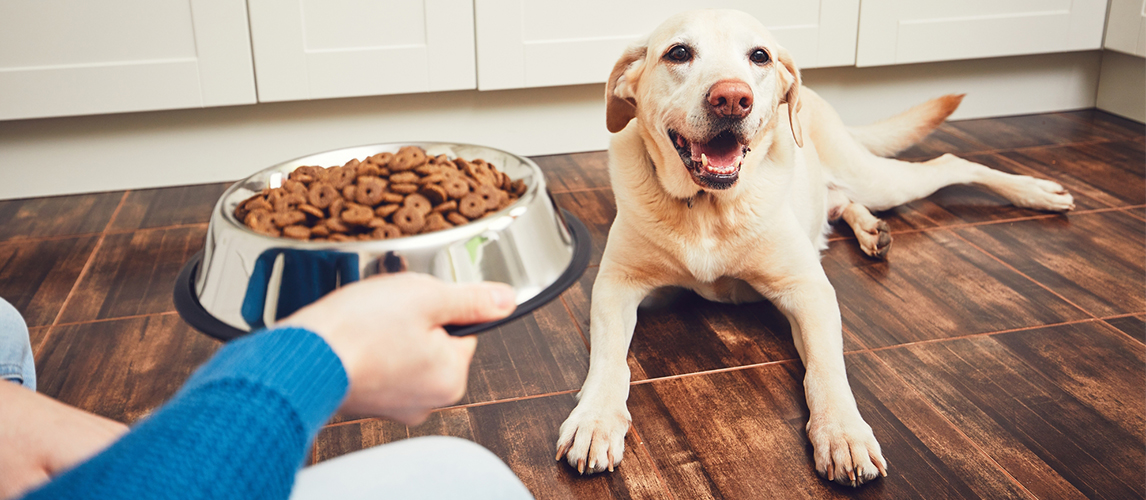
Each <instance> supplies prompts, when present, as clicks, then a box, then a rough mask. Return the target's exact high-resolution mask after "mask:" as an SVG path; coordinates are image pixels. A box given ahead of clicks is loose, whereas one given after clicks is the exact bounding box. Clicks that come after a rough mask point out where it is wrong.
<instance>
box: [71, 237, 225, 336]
mask: <svg viewBox="0 0 1146 500" xmlns="http://www.w3.org/2000/svg"><path fill="white" fill-rule="evenodd" d="M206 237H207V227H206V226H191V227H179V228H172V229H145V230H139V231H135V232H131V233H118V234H109V235H107V237H106V238H105V239H104V242H103V246H102V247H100V249H99V251H98V252H97V253H96V256H95V260H94V262H93V265H92V267H91V269H90V270H89V272H88V274H87V275H86V276H85V277H84V279H83V280H81V281H80V283H79V285H78V286H77V289H76V292H75V294H74V296H73V297H72V300H71V301H70V302H69V303H68V306H67V309H66V310H65V311H64V312H63V315H62V317H61V321H62V322H75V321H89V320H93V319H108V318H118V317H125V316H133V315H139V314H153V313H161V312H168V311H174V310H175V305H174V302H173V301H172V293H173V292H172V290H174V287H175V278H176V277H178V275H179V271H180V270H181V269H182V268H183V264H184V263H186V262H187V261H188V260H189V259H190V258H191V256H192V255H194V254H195V252H198V251H199V250H200V249H202V248H203V244H204V241H205V239H206Z"/></svg>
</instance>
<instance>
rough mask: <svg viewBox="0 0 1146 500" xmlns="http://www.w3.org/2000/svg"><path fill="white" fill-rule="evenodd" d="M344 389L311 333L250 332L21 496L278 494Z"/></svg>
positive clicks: (334, 359)
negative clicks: (128, 425)
mask: <svg viewBox="0 0 1146 500" xmlns="http://www.w3.org/2000/svg"><path fill="white" fill-rule="evenodd" d="M347 386H348V381H347V378H346V371H345V370H344V369H343V367H342V362H341V361H340V360H339V359H338V356H337V355H335V354H334V352H333V351H331V350H330V347H329V346H328V345H327V344H326V342H324V341H323V340H322V339H321V338H320V337H319V336H318V335H315V334H314V333H311V332H309V331H307V330H303V329H299V328H282V329H274V330H268V331H263V332H261V333H258V334H254V335H249V336H247V337H245V338H242V339H239V340H236V341H233V342H231V343H230V344H228V345H226V346H225V347H223V349H221V350H220V351H219V352H218V353H217V354H216V355H215V357H213V358H211V360H210V361H208V362H207V363H206V364H205V365H203V366H202V367H201V368H200V369H199V370H198V371H196V372H195V374H194V375H192V376H191V378H190V379H189V380H188V381H187V383H186V384H185V385H184V386H183V388H182V389H181V390H180V391H179V393H177V394H176V395H175V397H174V398H172V399H171V401H169V402H168V403H167V404H166V405H164V406H163V407H162V408H161V409H160V410H158V411H157V412H156V413H155V414H153V415H152V416H150V417H148V418H147V419H145V420H143V421H142V422H140V423H139V424H138V425H136V426H135V427H134V428H133V429H131V432H129V433H128V434H126V435H125V436H124V437H123V438H122V439H120V440H119V441H117V442H116V443H115V444H113V445H112V446H110V447H109V448H108V449H107V450H105V451H104V452H103V453H100V454H99V455H96V456H95V457H93V458H92V459H90V460H88V461H87V462H84V463H83V464H81V465H79V466H77V467H76V468H74V469H72V470H70V471H68V472H66V473H64V474H62V475H60V476H59V477H57V478H56V479H55V480H53V481H52V482H50V483H48V484H46V485H44V486H43V487H41V488H40V489H38V490H36V491H33V492H31V493H30V494H28V496H26V497H25V498H26V499H28V500H31V499H41V498H69V499H83V498H93V499H97V498H98V499H103V500H106V499H120V498H122V499H130V500H143V499H151V498H165V499H190V498H211V499H231V498H234V499H258V498H267V499H270V498H276V499H285V498H287V497H288V496H289V495H290V491H291V486H292V485H293V484H294V476H295V473H296V472H297V471H298V469H299V467H301V466H302V464H303V460H304V459H305V458H306V457H305V455H306V452H307V448H308V446H309V444H310V442H311V441H312V440H313V439H314V437H315V435H316V434H317V433H318V430H319V428H320V427H321V426H322V425H323V424H324V423H325V422H326V420H327V419H328V418H330V416H331V415H332V414H333V413H334V411H335V410H337V409H338V406H339V405H340V404H341V402H342V399H343V397H344V396H345V395H346V389H347Z"/></svg>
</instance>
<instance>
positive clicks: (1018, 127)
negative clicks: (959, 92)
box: [951, 113, 1126, 150]
mask: <svg viewBox="0 0 1146 500" xmlns="http://www.w3.org/2000/svg"><path fill="white" fill-rule="evenodd" d="M951 125H952V126H953V127H955V128H956V129H958V130H961V131H963V132H966V133H967V134H968V135H970V136H972V137H974V138H975V139H976V140H978V141H980V142H982V143H983V144H986V145H988V146H990V147H991V148H993V149H999V150H1001V149H1017V148H1029V147H1036V146H1053V145H1058V144H1072V143H1084V142H1093V141H1104V140H1110V139H1114V138H1126V136H1121V137H1119V136H1112V133H1111V130H1110V129H1109V128H1108V127H1106V126H1104V125H1102V124H1097V125H1096V124H1095V122H1094V120H1080V119H1079V117H1078V115H1066V114H1063V113H1042V114H1035V115H1020V116H1003V117H997V118H982V119H976V120H957V121H954V122H951Z"/></svg>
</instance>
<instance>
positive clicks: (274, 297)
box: [175, 142, 589, 340]
mask: <svg viewBox="0 0 1146 500" xmlns="http://www.w3.org/2000/svg"><path fill="white" fill-rule="evenodd" d="M408 145H415V146H421V147H422V148H424V149H425V150H426V152H427V154H430V155H434V156H436V155H439V154H446V155H447V156H449V157H451V158H456V157H461V158H465V159H475V158H482V159H484V160H486V161H488V162H490V163H492V164H494V165H495V166H497V167H498V168H499V169H500V170H502V171H503V172H505V173H506V174H508V175H509V176H510V177H511V178H513V179H522V180H524V181H525V183H526V186H527V190H526V192H525V194H524V195H522V196H521V198H520V199H518V200H517V201H516V202H514V203H513V204H512V205H510V206H509V207H506V208H505V209H502V210H500V211H498V212H496V213H494V214H491V215H488V216H486V217H484V218H482V219H479V220H476V221H472V222H470V223H469V224H465V225H462V226H457V227H453V228H450V229H446V230H442V231H437V232H433V233H427V234H422V235H416V236H407V237H403V238H395V239H389V240H375V241H355V242H345V243H336V242H309V241H298V240H291V239H288V238H275V237H271V236H266V235H263V234H259V233H256V232H254V231H252V230H250V229H249V228H247V227H246V226H245V225H244V224H243V223H242V222H240V221H239V220H237V219H236V218H235V216H234V212H235V207H236V206H238V204H239V203H241V202H242V201H243V200H246V199H247V198H249V197H251V196H253V195H254V194H256V193H258V192H260V191H262V190H263V189H264V188H267V187H271V188H273V187H278V185H279V184H281V182H282V181H283V179H286V178H287V175H289V174H290V172H292V171H293V170H294V169H295V168H297V167H300V166H303V165H321V166H329V165H342V164H343V163H346V162H347V161H349V160H350V159H352V158H358V159H363V158H366V157H367V156H371V155H374V154H376V153H380V152H384V151H389V152H395V151H397V150H398V148H400V147H402V146H408ZM588 249H589V240H588V235H587V234H586V231H585V228H584V226H583V225H582V224H581V223H580V221H578V220H576V218H574V217H572V216H571V215H570V214H568V213H562V212H561V211H560V210H558V209H557V207H556V206H555V205H554V203H553V200H552V198H551V197H550V196H549V193H548V191H547V189H546V185H545V177H544V175H542V172H541V169H540V168H538V166H537V164H535V163H533V162H532V161H530V160H529V159H527V158H523V157H520V156H517V155H514V154H511V153H507V152H505V151H501V150H497V149H493V148H487V147H482V146H472V145H465V144H447V143H428V142H427V143H401V144H397V143H395V144H376V145H372V146H361V147H355V148H347V149H339V150H336V151H329V152H326V153H319V154H315V155H311V156H306V157H302V158H297V159H294V160H290V161H287V162H283V163H280V164H278V165H275V166H273V167H270V168H267V169H265V170H262V171H260V172H258V173H256V174H254V175H252V176H250V177H248V178H247V179H245V180H243V181H241V182H238V183H236V184H234V185H233V186H231V187H230V188H229V189H227V191H226V192H225V193H223V196H222V197H220V199H219V201H218V203H216V204H215V209H214V212H213V214H212V216H211V219H210V228H209V230H208V233H207V241H206V245H205V247H204V249H203V252H202V253H201V254H200V255H197V256H195V257H194V258H192V260H191V261H190V262H188V263H187V264H186V265H185V266H184V269H183V272H182V273H181V274H180V277H179V280H178V283H177V284H176V288H175V303H176V309H178V310H179V312H180V314H181V315H182V316H183V318H184V319H185V320H186V321H187V322H188V323H190V324H191V325H192V326H194V327H196V328H197V329H199V330H201V331H203V332H204V333H207V334H208V335H211V336H214V337H216V338H220V339H224V340H228V339H231V338H234V337H236V336H239V335H242V334H245V333H247V332H250V331H252V330H255V329H258V328H262V327H264V326H266V325H269V324H272V323H274V321H275V320H277V319H279V318H283V317H285V316H287V315H289V314H291V313H293V312H294V311H296V310H298V309H299V308H301V307H303V306H305V305H307V304H310V303H311V302H314V301H315V300H317V299H318V298H320V297H322V296H323V295H326V294H327V293H329V292H331V291H332V290H334V289H335V288H337V287H339V286H342V285H344V284H347V283H351V282H354V281H357V280H359V279H363V278H366V277H369V276H371V275H374V274H379V273H387V272H399V271H413V272H421V273H426V274H431V275H434V276H437V277H438V278H441V279H442V280H445V281H447V282H455V283H466V282H478V281H500V282H502V283H507V284H509V285H510V286H512V287H513V288H514V290H516V292H517V303H518V309H517V311H516V312H515V313H514V315H513V316H511V317H510V318H506V319H505V320H501V321H497V322H492V323H483V324H480V325H470V326H467V327H458V328H451V333H453V334H456V335H465V334H471V333H477V332H479V331H483V330H485V329H488V328H490V327H493V326H496V325H498V324H501V323H503V322H505V321H509V320H512V319H513V318H516V317H517V316H520V315H522V314H525V313H526V312H529V311H530V310H532V309H534V308H536V307H538V306H540V305H541V304H544V303H545V302H548V301H549V300H551V299H553V298H554V297H556V296H557V295H558V294H560V292H561V291H562V290H564V289H565V288H567V287H568V286H569V285H570V284H572V283H573V282H574V281H576V280H577V278H579V277H580V275H581V273H582V272H584V270H585V267H586V265H587V263H588Z"/></svg>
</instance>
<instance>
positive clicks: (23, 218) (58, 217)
mask: <svg viewBox="0 0 1146 500" xmlns="http://www.w3.org/2000/svg"><path fill="white" fill-rule="evenodd" d="M122 199H123V192H122V191H116V192H108V193H93V194H78V195H72V196H54V197H49V198H27V199H22V200H3V201H0V221H3V223H2V224H0V241H5V240H11V239H16V238H42V237H49V236H69V235H80V234H91V233H98V232H101V231H103V230H104V228H105V227H106V226H107V223H108V221H109V220H111V216H112V214H113V213H115V207H117V206H119V202H120V200H122Z"/></svg>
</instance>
